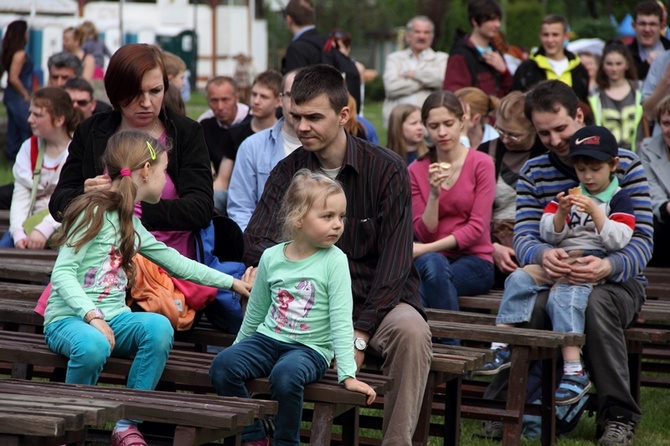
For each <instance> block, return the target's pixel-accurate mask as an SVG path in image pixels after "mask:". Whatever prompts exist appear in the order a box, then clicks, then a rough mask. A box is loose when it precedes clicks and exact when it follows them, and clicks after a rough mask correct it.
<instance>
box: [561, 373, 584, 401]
mask: <svg viewBox="0 0 670 446" xmlns="http://www.w3.org/2000/svg"><path fill="white" fill-rule="evenodd" d="M590 389H591V380H590V379H589V376H588V375H587V374H586V373H584V374H583V375H563V378H561V383H560V384H559V385H558V389H556V405H557V406H567V405H569V404H574V403H576V402H577V401H579V400H580V399H582V397H583V396H584V395H586V393H587V392H588V391H589V390H590Z"/></svg>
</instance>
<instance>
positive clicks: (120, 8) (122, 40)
mask: <svg viewBox="0 0 670 446" xmlns="http://www.w3.org/2000/svg"><path fill="white" fill-rule="evenodd" d="M124 3H125V0H119V33H121V46H123V45H125V44H126V33H125V31H124V30H123V4H124Z"/></svg>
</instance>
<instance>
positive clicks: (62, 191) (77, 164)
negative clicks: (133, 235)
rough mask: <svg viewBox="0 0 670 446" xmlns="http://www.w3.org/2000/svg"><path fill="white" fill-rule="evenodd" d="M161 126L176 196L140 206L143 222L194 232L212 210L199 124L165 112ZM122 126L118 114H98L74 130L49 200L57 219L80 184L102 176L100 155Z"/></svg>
mask: <svg viewBox="0 0 670 446" xmlns="http://www.w3.org/2000/svg"><path fill="white" fill-rule="evenodd" d="M160 119H161V121H162V122H163V124H164V125H165V128H166V131H167V135H168V139H169V140H170V141H171V143H172V149H171V151H170V154H169V157H168V167H167V172H168V174H169V175H170V178H171V179H172V182H173V183H174V185H175V188H176V189H177V193H178V194H179V199H178V200H160V201H159V202H158V203H157V204H149V203H144V202H142V223H143V224H144V226H145V227H146V228H147V229H149V230H151V231H156V230H159V231H161V230H162V231H197V230H200V229H202V228H205V227H207V226H208V225H209V222H210V221H211V219H212V214H213V210H214V199H213V192H212V182H213V180H212V172H211V169H210V164H209V156H208V153H207V147H206V145H205V138H204V137H203V134H202V128H201V127H200V124H198V123H197V122H195V121H193V120H192V119H189V118H186V117H184V116H181V115H179V114H177V113H175V112H173V111H171V110H167V109H164V110H163V112H161V115H160ZM120 124H121V113H120V112H118V111H116V110H112V111H109V112H105V113H98V114H95V115H93V116H91V117H90V118H88V119H87V120H85V121H84V122H82V123H81V124H79V126H78V127H77V129H76V130H75V132H74V137H73V138H72V142H71V143H70V147H69V148H68V152H69V154H68V157H67V161H66V162H65V165H64V166H63V170H62V171H61V174H60V178H59V180H58V185H57V186H56V190H55V191H54V193H53V195H52V196H51V199H50V201H49V212H51V215H53V217H54V218H55V219H56V220H59V221H60V220H61V213H62V212H63V211H64V210H65V208H66V207H67V205H68V204H69V203H70V201H72V199H74V198H75V197H77V196H79V195H81V194H83V193H84V181H85V180H86V179H88V178H93V177H95V176H98V175H102V174H103V172H104V166H103V165H102V161H101V160H102V155H103V153H104V151H105V148H106V146H107V141H108V140H109V138H110V137H111V136H112V135H113V134H114V133H115V132H116V130H117V129H118V127H119V125H120Z"/></svg>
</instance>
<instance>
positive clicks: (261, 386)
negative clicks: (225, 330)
mask: <svg viewBox="0 0 670 446" xmlns="http://www.w3.org/2000/svg"><path fill="white" fill-rule="evenodd" d="M212 359H213V355H212V354H209V353H200V352H194V351H182V350H173V351H172V352H171V353H170V357H169V358H168V362H167V364H166V367H165V371H164V372H163V376H162V379H163V380H164V381H168V382H174V383H175V384H176V385H177V388H180V389H187V390H198V391H210V392H211V391H212V388H211V382H210V379H209V366H210V364H211V361H212ZM0 361H3V362H9V363H19V364H31V365H35V366H47V367H61V368H63V367H66V366H67V358H65V357H64V356H60V355H57V354H55V353H53V352H51V351H50V350H49V349H48V348H47V346H46V344H45V342H44V337H43V335H40V334H34V333H18V332H8V331H0ZM130 364H131V360H130V359H128V358H113V357H112V358H109V359H108V361H107V363H106V365H105V369H104V372H105V373H110V374H114V375H119V376H125V375H126V374H127V372H128V369H129V368H130ZM359 378H360V379H361V380H363V381H365V382H367V383H368V384H370V385H371V386H372V387H373V388H374V389H375V391H376V392H377V393H378V394H379V395H383V394H384V393H385V392H386V391H387V390H389V389H390V388H391V383H392V381H391V380H390V379H389V378H387V377H384V376H380V375H376V374H365V373H362V374H360V375H359ZM248 386H249V388H250V390H251V391H253V392H263V393H267V392H268V391H269V383H268V382H267V378H259V379H255V380H251V381H250V382H249V383H248ZM305 401H306V402H312V403H314V411H313V414H312V419H311V422H312V431H311V437H310V443H311V444H322V445H327V444H329V441H330V440H329V438H330V435H331V431H332V425H333V419H334V417H335V416H337V415H340V414H345V416H346V417H347V419H348V422H347V423H346V424H345V425H344V431H343V434H346V435H349V437H347V438H348V441H347V444H353V445H355V444H357V436H358V429H357V428H356V427H357V425H358V421H357V420H358V417H357V414H358V407H359V406H365V395H363V394H359V393H355V392H350V391H348V390H346V389H345V388H344V386H342V385H341V384H339V383H338V382H337V374H336V373H335V371H333V370H329V371H328V372H327V373H326V376H325V377H324V378H323V379H322V380H321V381H319V382H316V383H312V384H309V385H308V386H306V387H305ZM349 412H351V413H349ZM349 441H351V442H349Z"/></svg>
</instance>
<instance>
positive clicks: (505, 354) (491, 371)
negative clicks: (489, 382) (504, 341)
mask: <svg viewBox="0 0 670 446" xmlns="http://www.w3.org/2000/svg"><path fill="white" fill-rule="evenodd" d="M494 355H495V357H494V359H493V361H491V362H487V363H486V364H484V365H483V366H482V367H481V368H479V369H477V370H475V371H473V372H472V375H473V376H489V375H496V374H498V373H499V372H500V371H501V370H505V369H507V368H509V366H510V365H511V362H510V361H511V360H512V353H511V352H510V351H509V349H508V348H497V349H496V350H495V352H494Z"/></svg>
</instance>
